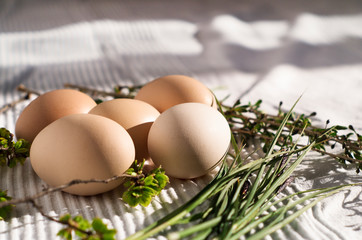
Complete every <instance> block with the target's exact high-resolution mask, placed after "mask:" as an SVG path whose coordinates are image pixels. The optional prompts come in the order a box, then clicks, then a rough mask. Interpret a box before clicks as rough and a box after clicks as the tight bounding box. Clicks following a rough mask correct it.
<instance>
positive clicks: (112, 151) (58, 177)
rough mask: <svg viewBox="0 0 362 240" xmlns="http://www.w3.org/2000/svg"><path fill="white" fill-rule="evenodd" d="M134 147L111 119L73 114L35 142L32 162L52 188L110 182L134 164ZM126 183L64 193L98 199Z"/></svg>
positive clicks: (78, 187)
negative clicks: (68, 184) (72, 182)
mask: <svg viewBox="0 0 362 240" xmlns="http://www.w3.org/2000/svg"><path fill="white" fill-rule="evenodd" d="M134 156H135V150H134V145H133V142H132V139H131V137H130V136H129V134H128V133H127V131H126V130H125V129H124V128H123V127H122V126H120V125H119V124H118V123H116V122H114V121H112V120H111V119H108V118H105V117H102V116H97V115H92V114H73V115H69V116H66V117H63V118H60V119H58V120H56V121H54V122H53V123H51V124H49V125H48V126H47V127H45V128H44V129H43V130H42V131H41V132H40V133H39V134H38V135H37V136H36V138H35V139H34V141H33V144H32V145H31V149H30V162H31V165H32V167H33V169H34V171H35V172H36V173H37V174H38V176H39V177H40V178H41V179H42V180H44V181H45V182H46V183H47V184H49V185H50V186H53V187H54V186H60V185H62V184H67V183H68V182H70V181H72V180H74V179H82V180H89V179H102V180H104V179H108V178H111V177H113V176H118V175H121V174H123V173H124V172H125V171H126V170H127V169H128V168H129V167H130V166H131V164H132V163H133V161H134ZM121 183H122V180H120V179H119V180H116V181H112V182H109V183H88V184H77V185H73V186H71V187H69V188H66V189H64V191H66V192H69V193H72V194H77V195H94V194H99V193H103V192H106V191H109V190H111V189H113V188H115V187H117V186H119V185H120V184H121Z"/></svg>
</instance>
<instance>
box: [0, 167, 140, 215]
mask: <svg viewBox="0 0 362 240" xmlns="http://www.w3.org/2000/svg"><path fill="white" fill-rule="evenodd" d="M142 176H143V175H129V174H121V175H118V176H114V177H111V178H108V179H104V180H102V179H88V180H81V179H75V180H72V181H70V182H69V183H67V184H63V185H60V186H58V187H51V188H46V189H44V190H43V191H42V192H39V193H36V194H34V195H32V196H28V197H24V198H18V199H13V200H10V201H5V202H0V208H2V207H6V206H9V205H15V204H19V203H26V202H32V201H34V200H35V199H38V198H40V197H43V196H44V195H47V194H50V193H52V192H57V191H61V190H63V189H65V188H68V187H70V186H73V185H76V184H87V183H109V182H112V181H115V180H117V179H120V178H125V177H128V178H136V179H138V178H141V177H142Z"/></svg>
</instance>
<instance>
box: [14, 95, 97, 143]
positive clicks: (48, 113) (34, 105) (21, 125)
mask: <svg viewBox="0 0 362 240" xmlns="http://www.w3.org/2000/svg"><path fill="white" fill-rule="evenodd" d="M94 106H96V102H95V101H94V100H93V99H92V98H91V97H89V96H88V95H86V94H85V93H82V92H80V91H77V90H73V89H57V90H53V91H50V92H47V93H44V94H43V95H40V96H39V97H37V98H36V99H34V100H33V101H32V102H31V103H30V104H29V105H28V106H27V107H25V108H24V110H23V111H22V113H21V114H20V116H19V117H18V119H17V121H16V125H15V135H16V137H17V138H18V139H20V138H24V139H26V140H28V141H29V142H32V141H33V140H34V138H35V136H36V135H37V134H38V133H39V132H40V131H41V130H42V129H43V128H44V127H46V126H47V125H48V124H50V123H52V122H53V121H55V120H57V119H59V118H61V117H64V116H67V115H70V114H75V113H87V112H88V111H89V110H90V109H92V108H93V107H94Z"/></svg>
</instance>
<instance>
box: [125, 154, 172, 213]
mask: <svg viewBox="0 0 362 240" xmlns="http://www.w3.org/2000/svg"><path fill="white" fill-rule="evenodd" d="M144 163H145V161H144V160H143V161H142V162H140V163H138V162H137V160H136V161H135V163H134V167H131V168H129V169H128V170H127V172H126V173H127V174H129V175H131V176H140V177H139V178H129V179H128V180H127V181H126V182H125V183H124V186H125V187H126V188H127V189H126V190H125V191H124V193H123V196H122V199H123V201H125V202H126V203H128V204H129V205H130V206H132V207H135V206H137V205H138V204H140V205H142V206H144V207H146V206H148V205H149V204H150V203H151V201H152V199H153V198H154V197H155V196H157V195H158V194H159V193H160V192H161V190H162V189H163V188H165V186H166V185H167V183H168V182H169V178H168V177H167V175H166V174H165V171H164V170H163V169H162V168H161V167H158V168H156V169H153V170H152V171H151V172H150V173H148V174H144V172H143V167H144Z"/></svg>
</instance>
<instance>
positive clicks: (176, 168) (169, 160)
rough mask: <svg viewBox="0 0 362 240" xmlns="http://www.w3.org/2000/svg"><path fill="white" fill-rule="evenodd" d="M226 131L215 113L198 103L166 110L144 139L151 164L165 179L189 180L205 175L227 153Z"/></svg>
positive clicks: (221, 119) (220, 117) (227, 127)
mask: <svg viewBox="0 0 362 240" xmlns="http://www.w3.org/2000/svg"><path fill="white" fill-rule="evenodd" d="M230 137H231V135H230V128H229V125H228V122H227V121H226V119H225V118H224V116H223V115H222V114H221V113H220V112H218V111H217V110H216V109H214V108H212V107H209V106H206V105H205V104H201V103H184V104H179V105H176V106H174V107H171V108H169V109H168V110H166V111H165V112H163V113H161V115H160V116H159V117H158V118H157V119H156V121H155V122H154V124H153V125H152V127H151V129H150V132H149V136H148V150H149V153H150V156H151V159H152V161H153V162H154V163H155V164H156V165H158V166H159V165H161V166H162V168H163V169H165V172H166V174H167V175H169V176H171V177H174V178H182V179H191V178H196V177H199V176H202V175H204V174H206V173H207V172H208V171H209V170H210V169H212V168H213V167H215V166H216V165H217V164H218V163H219V162H220V160H222V159H223V157H224V156H225V154H226V152H227V151H228V149H229V144H230Z"/></svg>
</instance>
